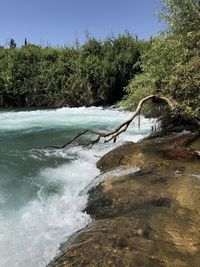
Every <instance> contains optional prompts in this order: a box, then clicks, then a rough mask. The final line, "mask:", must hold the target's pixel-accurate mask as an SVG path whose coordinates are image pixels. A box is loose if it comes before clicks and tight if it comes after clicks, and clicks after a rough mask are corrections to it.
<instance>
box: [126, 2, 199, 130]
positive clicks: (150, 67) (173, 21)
mask: <svg viewBox="0 0 200 267" xmlns="http://www.w3.org/2000/svg"><path fill="white" fill-rule="evenodd" d="M161 17H162V18H163V19H165V21H166V22H167V24H168V29H167V31H166V32H165V33H162V34H160V35H159V36H157V37H154V38H152V39H151V40H150V41H149V45H148V46H147V49H146V52H145V53H144V54H143V55H142V64H141V68H142V71H143V73H142V74H140V75H138V76H137V77H136V78H135V79H133V80H132V81H131V82H130V84H129V85H128V87H127V88H126V91H127V93H128V94H129V97H128V98H127V100H126V101H125V102H124V104H125V105H126V106H128V107H129V108H130V107H131V106H132V105H134V103H137V101H138V99H139V98H141V97H144V96H146V95H149V94H152V93H153V94H157V95H159V94H160V95H165V96H168V97H172V98H174V99H175V100H176V101H177V105H178V109H177V111H176V113H175V112H170V113H169V111H167V112H166V111H165V110H157V109H155V108H154V107H151V106H148V107H147V109H146V113H145V114H146V115H149V116H156V115H157V114H160V118H161V120H162V122H163V123H164V125H165V126H166V125H167V124H169V122H173V121H174V123H175V124H176V123H177V121H178V120H179V119H180V118H181V120H183V118H184V119H185V120H186V121H191V120H193V119H194V120H197V119H198V118H199V117H200V94H199V87H200V59H199V53H200V49H199V48H200V33H199V28H200V6H199V1H196V0H163V10H162V13H161ZM132 103H133V104H132Z"/></svg>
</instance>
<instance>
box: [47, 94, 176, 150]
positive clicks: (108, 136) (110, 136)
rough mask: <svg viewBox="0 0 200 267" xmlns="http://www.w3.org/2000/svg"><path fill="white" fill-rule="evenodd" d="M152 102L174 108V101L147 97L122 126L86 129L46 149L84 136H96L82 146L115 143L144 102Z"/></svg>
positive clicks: (63, 146)
mask: <svg viewBox="0 0 200 267" xmlns="http://www.w3.org/2000/svg"><path fill="white" fill-rule="evenodd" d="M149 100H152V101H153V102H154V103H161V102H162V103H165V104H167V105H168V106H169V107H170V108H171V109H172V110H174V109H175V108H176V101H175V100H173V99H170V98H167V97H164V96H155V95H149V96H147V97H144V98H143V99H141V100H140V102H139V103H138V105H137V108H136V110H135V112H134V113H133V115H132V116H131V117H130V119H128V120H126V121H125V122H123V123H122V124H120V125H119V126H117V127H116V128H114V129H113V130H111V131H107V132H104V131H96V130H93V129H86V130H84V131H82V132H79V133H78V134H77V135H76V136H75V137H74V138H73V139H71V140H70V141H69V142H67V143H65V144H63V145H61V146H51V147H48V148H59V149H62V148H65V147H66V146H68V145H70V144H71V143H73V142H74V141H75V140H77V139H78V138H79V137H81V136H82V135H85V134H94V135H97V138H96V139H94V140H93V141H91V142H89V143H87V144H84V146H90V145H91V146H92V145H94V144H96V143H98V142H99V141H100V139H101V138H103V139H104V142H110V141H112V140H113V142H115V141H116V139H117V137H118V136H119V135H120V134H121V133H123V132H125V131H126V130H127V128H128V127H129V125H130V123H131V122H132V121H133V120H134V119H135V117H137V115H138V114H140V111H141V109H142V106H143V104H144V103H145V102H147V101H149Z"/></svg>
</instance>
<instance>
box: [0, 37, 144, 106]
mask: <svg viewBox="0 0 200 267" xmlns="http://www.w3.org/2000/svg"><path fill="white" fill-rule="evenodd" d="M143 46H144V42H143V41H139V40H137V38H136V37H132V36H131V35H130V34H123V35H120V36H118V37H112V38H107V39H106V40H105V41H104V42H101V41H98V40H96V39H95V38H88V40H87V42H86V43H85V44H84V45H82V46H80V45H76V47H63V48H52V47H41V46H37V45H33V44H28V43H27V40H25V44H24V46H22V47H21V48H17V47H16V43H15V41H14V40H13V39H11V41H10V46H9V48H4V47H0V106H3V107H6V106H7V107H10V106H15V107H16V106H18V107H34V106H37V107H40V106H45V107H61V106H66V105H68V106H82V105H86V106H90V105H110V104H113V103H115V102H116V101H117V100H119V99H120V98H121V97H122V96H123V88H124V87H125V86H126V85H127V84H128V82H129V81H130V79H131V78H133V77H134V76H135V75H136V74H138V73H139V72H140V66H139V64H138V61H139V58H140V55H141V51H142V49H143Z"/></svg>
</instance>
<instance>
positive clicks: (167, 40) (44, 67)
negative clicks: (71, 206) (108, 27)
mask: <svg viewBox="0 0 200 267" xmlns="http://www.w3.org/2000/svg"><path fill="white" fill-rule="evenodd" d="M162 2H163V8H162V11H161V14H160V16H161V19H163V20H164V21H165V22H166V24H167V30H166V31H165V32H162V33H161V34H159V35H157V36H155V37H152V38H150V40H148V41H141V40H138V39H137V38H136V37H133V36H131V35H130V34H123V35H119V36H118V37H111V38H107V39H106V40H105V41H103V42H102V41H99V40H96V39H95V38H88V39H87V41H86V43H85V44H84V45H82V46H80V45H79V44H77V45H76V46H75V47H63V48H52V47H41V46H37V45H33V44H28V43H27V40H25V44H24V46H22V47H21V48H17V47H16V43H15V41H14V40H13V39H11V41H10V47H9V48H4V47H0V106H3V107H6V106H19V107H34V106H37V107H40V106H45V107H61V106H82V105H86V106H91V105H110V104H113V103H115V102H116V101H118V100H120V99H121V98H122V97H123V95H124V94H125V93H126V94H127V97H126V98H125V100H124V101H123V102H122V103H123V105H124V106H125V107H127V108H129V109H132V108H135V106H136V105H137V103H138V101H139V100H140V99H141V98H142V97H145V96H147V95H151V94H156V95H158V96H166V97H168V98H173V99H174V100H175V101H176V102H177V103H178V104H177V108H176V110H175V112H171V111H170V110H169V109H168V108H163V107H162V106H160V105H152V104H147V105H146V107H145V109H144V113H145V114H146V115H148V116H151V117H152V116H156V117H157V116H158V114H159V116H160V118H161V120H162V122H164V123H165V125H166V124H168V123H169V121H170V122H173V121H175V123H177V121H178V120H182V119H183V118H184V120H186V121H188V120H191V119H192V120H193V119H195V120H199V118H200V31H199V29H200V1H199V0H162Z"/></svg>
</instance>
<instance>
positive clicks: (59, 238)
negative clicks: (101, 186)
mask: <svg viewBox="0 0 200 267" xmlns="http://www.w3.org/2000/svg"><path fill="white" fill-rule="evenodd" d="M130 115H131V113H129V112H122V111H118V110H114V109H102V108H94V107H92V108H71V109H70V108H62V109H57V110H35V111H7V112H5V111H2V112H0V266H1V267H41V266H45V265H46V264H47V263H48V262H49V261H50V260H51V259H52V258H53V257H54V256H55V255H56V253H57V251H58V248H59V245H60V243H61V242H63V241H66V239H67V237H68V236H69V235H70V234H72V233H73V232H75V231H77V230H79V229H81V228H83V227H84V226H85V225H87V224H88V223H89V222H90V221H91V218H90V216H89V215H87V214H86V213H84V212H82V210H83V209H84V207H85V205H86V202H87V194H86V191H84V188H86V187H87V186H88V185H89V184H90V183H91V181H92V179H94V177H95V176H97V175H98V174H99V170H98V169H97V168H96V166H95V163H96V161H97V160H98V159H99V157H100V156H102V155H103V154H105V153H106V152H107V151H109V150H110V149H112V148H113V147H114V146H116V145H119V144H120V142H121V141H122V140H132V141H137V140H139V139H141V138H142V137H144V136H146V135H147V134H149V132H150V129H151V123H150V121H149V120H145V119H144V118H142V123H141V129H140V130H139V129H138V124H137V122H135V123H133V124H132V125H131V126H130V128H129V129H128V131H127V132H126V133H125V134H123V135H122V136H121V137H120V139H121V141H120V140H118V142H117V144H97V145H95V146H93V148H92V149H90V150H89V149H84V148H82V147H79V146H77V145H71V146H70V148H67V149H63V150H56V149H48V148H45V147H46V146H48V145H57V144H63V143H64V142H65V141H67V140H70V139H71V138H72V137H73V136H74V135H75V134H76V133H77V132H78V131H80V130H83V129H85V128H95V129H111V128H113V127H115V126H116V125H118V124H120V123H121V122H122V121H124V120H126V119H127V118H128V117H129V116H130ZM85 138H86V137H83V138H82V141H83V140H85ZM87 138H92V137H91V136H89V137H87Z"/></svg>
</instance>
